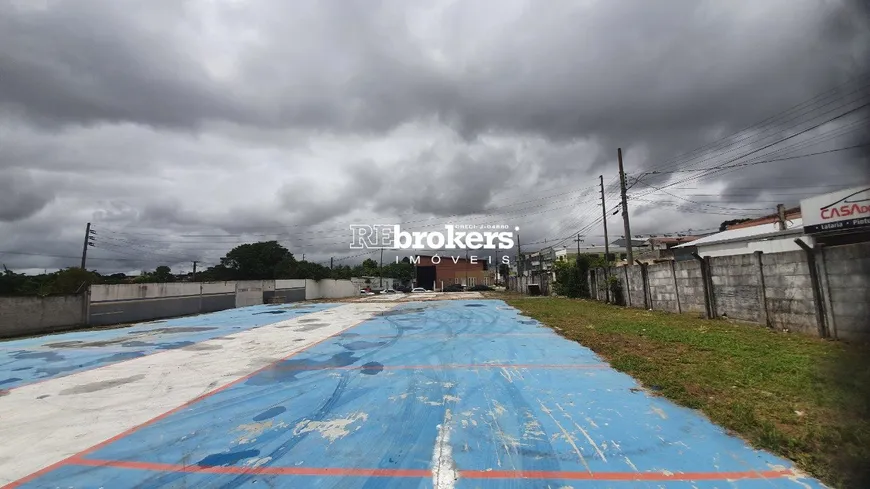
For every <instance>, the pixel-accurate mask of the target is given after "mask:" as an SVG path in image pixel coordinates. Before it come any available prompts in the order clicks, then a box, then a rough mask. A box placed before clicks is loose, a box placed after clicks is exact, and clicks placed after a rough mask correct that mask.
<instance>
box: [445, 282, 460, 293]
mask: <svg viewBox="0 0 870 489" xmlns="http://www.w3.org/2000/svg"><path fill="white" fill-rule="evenodd" d="M464 290H465V287H464V286H463V285H462V284H450V285H448V286H446V287H444V292H463V291H464Z"/></svg>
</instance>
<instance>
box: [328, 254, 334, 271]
mask: <svg viewBox="0 0 870 489" xmlns="http://www.w3.org/2000/svg"><path fill="white" fill-rule="evenodd" d="M332 259H333V257H331V256H330V257H329V269H330V270H332Z"/></svg>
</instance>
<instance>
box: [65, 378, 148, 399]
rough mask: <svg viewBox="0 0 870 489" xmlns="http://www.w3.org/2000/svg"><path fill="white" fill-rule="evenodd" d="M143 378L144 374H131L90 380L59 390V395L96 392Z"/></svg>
mask: <svg viewBox="0 0 870 489" xmlns="http://www.w3.org/2000/svg"><path fill="white" fill-rule="evenodd" d="M144 378H145V375H144V374H139V375H133V376H131V377H124V378H123V379H112V380H101V381H99V382H91V383H89V384H82V385H77V386H75V387H71V388H69V389H64V390H62V391H60V395H62V396H68V395H72V394H87V393H88V392H96V391H101V390H104V389H111V388H112V387H118V386H121V385H124V384H129V383H131V382H136V381H137V380H142V379H144Z"/></svg>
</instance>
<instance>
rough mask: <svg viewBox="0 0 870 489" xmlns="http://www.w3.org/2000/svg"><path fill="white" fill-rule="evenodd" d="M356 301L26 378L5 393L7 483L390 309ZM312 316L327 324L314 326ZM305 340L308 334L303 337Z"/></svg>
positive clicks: (3, 477) (1, 470)
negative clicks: (192, 346) (28, 381)
mask: <svg viewBox="0 0 870 489" xmlns="http://www.w3.org/2000/svg"><path fill="white" fill-rule="evenodd" d="M393 306H395V304H377V303H370V304H359V303H351V304H346V305H342V306H338V307H335V308H332V309H327V310H324V311H319V312H315V313H311V314H305V315H302V316H299V317H296V318H293V319H289V320H286V321H281V322H277V323H274V324H270V325H268V326H261V327H259V328H254V329H250V330H247V331H243V332H239V333H234V334H232V335H229V336H225V337H224V338H223V339H212V340H208V341H204V342H202V343H197V345H203V346H204V347H205V348H207V347H208V346H214V347H218V346H219V347H221V348H219V349H213V350H208V349H205V348H203V349H201V350H198V351H196V350H184V349H174V350H168V351H164V352H160V353H155V354H151V355H147V356H144V357H141V358H137V359H134V360H128V361H125V362H123V363H117V364H112V365H107V366H105V367H100V368H95V369H93V370H87V371H84V372H79V373H75V374H71V375H68V376H65V377H60V378H56V379H51V380H46V381H43V382H40V383H37V384H32V385H25V386H22V387H19V388H16V389H14V390H12V391H10V392H9V393H8V394H7V395H5V396H3V397H0V440H2V442H0V485H5V484H7V483H11V482H13V481H16V480H18V479H20V478H22V477H26V476H28V475H30V474H32V473H34V472H37V471H39V470H42V469H43V468H45V467H48V466H50V465H53V464H55V463H58V462H61V461H62V460H65V459H67V458H69V457H70V456H72V455H75V454H77V453H79V452H81V451H83V450H86V449H88V448H90V447H92V446H94V445H96V444H98V443H101V442H103V441H105V440H108V439H109V438H112V437H114V436H117V435H119V434H122V433H124V432H126V431H128V430H130V429H132V428H134V427H136V426H139V425H141V424H143V423H145V422H147V421H149V420H151V419H153V418H155V417H157V416H160V415H161V414H164V413H166V412H167V411H170V410H172V409H175V408H178V407H179V406H183V405H184V404H185V403H188V402H190V401H192V400H194V399H196V398H198V397H200V396H202V395H204V394H207V393H209V392H211V391H214V390H216V389H220V388H221V387H222V386H225V385H227V384H230V383H232V382H234V381H237V380H239V379H242V378H244V377H245V376H247V375H250V374H252V373H254V372H256V371H257V370H259V369H262V368H264V367H266V366H268V365H270V364H272V363H274V362H276V361H279V360H281V359H282V358H286V357H288V356H290V355H292V354H294V353H296V352H298V351H300V350H304V349H306V348H308V347H310V346H312V345H314V344H316V343H319V342H321V341H323V340H325V339H327V338H329V337H331V336H334V335H336V334H339V333H341V332H342V331H344V330H346V329H348V328H351V327H353V326H356V325H357V324H359V323H361V322H363V321H365V320H367V319H369V318H371V317H373V316H374V315H375V314H376V313H378V312H381V311H385V310H388V309H390V308H392V307H393ZM312 320H317V322H322V323H326V324H327V325H326V326H322V327H318V328H317V329H311V330H308V331H306V329H307V328H305V326H306V325H311V324H312ZM300 340H301V341H300Z"/></svg>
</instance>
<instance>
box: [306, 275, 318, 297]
mask: <svg viewBox="0 0 870 489" xmlns="http://www.w3.org/2000/svg"><path fill="white" fill-rule="evenodd" d="M313 299H320V284H319V283H318V282H317V280H309V279H305V300H307V301H310V300H313Z"/></svg>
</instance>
